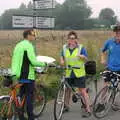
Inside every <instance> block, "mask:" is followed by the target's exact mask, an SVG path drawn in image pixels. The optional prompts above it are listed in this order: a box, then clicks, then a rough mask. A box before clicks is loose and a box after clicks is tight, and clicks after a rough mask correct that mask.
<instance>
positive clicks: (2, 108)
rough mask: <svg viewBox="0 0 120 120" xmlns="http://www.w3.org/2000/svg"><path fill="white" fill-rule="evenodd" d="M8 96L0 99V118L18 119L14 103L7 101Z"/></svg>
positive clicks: (3, 119)
mask: <svg viewBox="0 0 120 120" xmlns="http://www.w3.org/2000/svg"><path fill="white" fill-rule="evenodd" d="M9 99H10V97H9V96H8V97H3V98H2V99H0V120H18V118H17V117H16V114H15V109H14V105H13V104H12V103H8V102H9Z"/></svg>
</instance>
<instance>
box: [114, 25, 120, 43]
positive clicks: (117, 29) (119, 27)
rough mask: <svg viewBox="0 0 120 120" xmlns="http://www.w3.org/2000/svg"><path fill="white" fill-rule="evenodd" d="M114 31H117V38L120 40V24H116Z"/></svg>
mask: <svg viewBox="0 0 120 120" xmlns="http://www.w3.org/2000/svg"><path fill="white" fill-rule="evenodd" d="M113 32H114V33H115V38H116V40H117V41H118V42H120V24H117V25H115V26H114V28H113Z"/></svg>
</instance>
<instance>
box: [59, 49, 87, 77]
mask: <svg viewBox="0 0 120 120" xmlns="http://www.w3.org/2000/svg"><path fill="white" fill-rule="evenodd" d="M74 49H75V48H74ZM74 49H69V51H70V54H72V52H73V51H74ZM80 55H84V56H86V57H88V54H87V50H86V49H85V48H84V47H82V49H81V51H80ZM61 56H62V57H63V58H64V53H63V50H62V52H61ZM70 78H76V76H75V74H74V72H73V71H72V72H71V75H70Z"/></svg>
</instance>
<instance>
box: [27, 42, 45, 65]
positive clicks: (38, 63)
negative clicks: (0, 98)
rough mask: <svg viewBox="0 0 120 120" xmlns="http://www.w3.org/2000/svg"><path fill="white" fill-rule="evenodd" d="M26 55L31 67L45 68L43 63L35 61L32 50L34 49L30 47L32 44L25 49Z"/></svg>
mask: <svg viewBox="0 0 120 120" xmlns="http://www.w3.org/2000/svg"><path fill="white" fill-rule="evenodd" d="M27 55H28V58H29V60H30V62H31V64H32V65H33V66H35V67H45V66H46V64H45V63H44V62H39V61H37V59H36V55H35V50H34V47H33V46H32V44H29V46H28V48H27Z"/></svg>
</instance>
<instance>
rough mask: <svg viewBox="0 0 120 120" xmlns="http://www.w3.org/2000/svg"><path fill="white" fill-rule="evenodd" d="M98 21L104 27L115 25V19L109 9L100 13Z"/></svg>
mask: <svg viewBox="0 0 120 120" xmlns="http://www.w3.org/2000/svg"><path fill="white" fill-rule="evenodd" d="M99 20H100V24H103V25H105V26H106V27H110V25H113V24H115V23H116V21H117V17H116V16H115V13H114V11H113V10H112V9H111V8H104V9H102V10H101V11H100V14H99Z"/></svg>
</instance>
